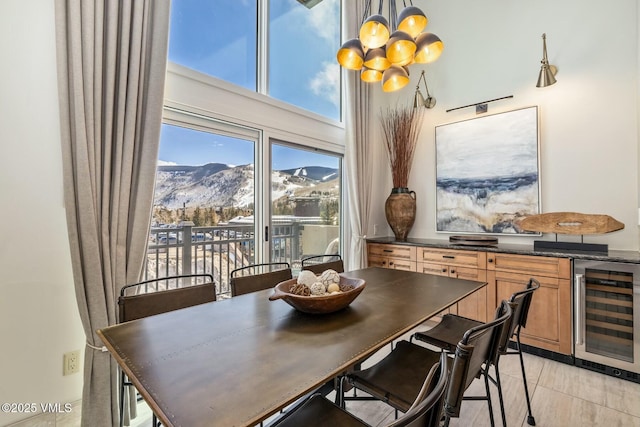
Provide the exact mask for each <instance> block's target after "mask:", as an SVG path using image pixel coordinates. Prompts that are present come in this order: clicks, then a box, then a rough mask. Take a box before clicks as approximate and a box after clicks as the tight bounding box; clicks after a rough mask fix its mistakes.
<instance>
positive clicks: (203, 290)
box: [118, 274, 216, 323]
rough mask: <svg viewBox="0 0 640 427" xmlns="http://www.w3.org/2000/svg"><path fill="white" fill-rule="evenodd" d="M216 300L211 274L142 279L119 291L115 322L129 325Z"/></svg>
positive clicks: (214, 285)
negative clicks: (149, 317) (131, 322)
mask: <svg viewBox="0 0 640 427" xmlns="http://www.w3.org/2000/svg"><path fill="white" fill-rule="evenodd" d="M163 282H164V284H163ZM215 300H216V284H215V282H214V279H213V276H212V275H211V274H185V275H179V276H171V277H163V278H160V279H151V280H145V281H144V282H140V283H133V284H130V285H126V286H124V287H123V288H122V289H121V290H120V297H119V298H118V308H119V319H118V321H119V322H120V323H122V322H128V321H130V320H136V319H141V318H143V317H148V316H153V315H155V314H162V313H166V312H168V311H173V310H178V309H181V308H187V307H191V306H194V305H198V304H204V303H207V302H213V301H215Z"/></svg>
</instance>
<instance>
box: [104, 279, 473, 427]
mask: <svg viewBox="0 0 640 427" xmlns="http://www.w3.org/2000/svg"><path fill="white" fill-rule="evenodd" d="M343 274H344V275H345V276H348V277H355V278H362V279H364V280H366V282H367V285H366V288H365V289H364V291H363V292H362V294H360V296H359V297H358V298H357V299H356V300H355V301H354V302H353V303H352V304H351V305H350V306H349V307H348V308H346V309H344V310H341V311H339V312H336V313H332V314H326V315H310V314H304V313H301V312H298V311H296V310H294V309H293V308H292V307H291V306H289V305H288V304H287V303H286V302H284V301H281V300H279V301H269V300H268V297H269V295H271V293H272V291H271V290H266V291H260V292H255V293H251V294H247V295H241V296H237V297H234V298H231V299H227V300H220V301H216V302H212V303H208V304H202V305H199V306H195V307H191V308H187V309H182V310H177V311H173V312H169V313H165V314H160V315H157V316H151V317H147V318H144V319H140V320H135V321H133V322H128V323H123V324H120V325H114V326H111V327H108V328H105V329H102V330H99V331H98V334H99V335H100V337H101V338H102V340H103V341H104V344H105V345H106V346H107V348H108V349H109V351H110V352H111V353H112V355H113V356H114V358H115V359H116V361H117V362H118V364H119V365H120V366H121V367H122V369H123V370H124V371H125V372H126V373H127V375H128V376H129V377H130V379H131V380H132V382H133V383H134V384H135V385H136V387H137V389H138V390H139V392H140V393H141V394H142V396H143V397H144V399H145V400H146V401H147V403H148V404H149V405H150V406H151V408H152V410H153V411H154V412H155V413H156V415H157V416H158V417H159V419H160V420H161V421H162V423H163V425H166V426H184V427H197V426H214V425H220V426H225V427H227V426H248V425H254V424H256V423H258V422H260V421H261V420H263V419H265V418H267V417H268V416H270V415H272V414H274V413H276V412H277V411H278V410H280V409H281V408H283V407H284V406H286V405H288V404H289V403H291V402H293V401H295V400H296V399H298V398H299V397H301V396H303V395H304V394H306V393H308V392H310V391H312V390H314V389H315V388H317V387H319V386H321V385H322V384H324V383H325V382H327V381H328V380H330V379H331V378H333V377H335V376H336V375H338V374H340V373H342V372H344V371H345V370H347V369H348V368H349V367H351V366H353V365H354V364H355V363H357V362H358V361H361V360H362V359H363V358H366V357H367V356H369V355H371V354H373V353H374V352H376V351H377V350H379V349H380V348H382V347H383V346H384V345H385V344H388V343H389V342H391V341H392V340H394V339H396V338H398V337H400V336H401V335H402V334H404V333H406V332H408V331H409V330H411V329H412V328H414V327H415V326H418V325H419V324H420V323H422V322H423V321H425V320H427V319H429V318H430V317H432V316H433V315H435V314H437V313H438V312H440V311H442V310H443V309H445V308H446V307H448V306H450V305H451V304H454V303H456V302H457V301H459V300H460V299H462V298H464V297H465V296H467V295H469V294H470V293H472V292H474V291H476V290H477V289H479V288H481V287H482V286H484V285H485V283H481V282H473V281H467V280H461V279H453V278H448V277H440V276H432V275H426V274H421V273H413V272H405V271H400V270H390V269H381V268H367V269H362V270H357V271H352V272H347V273H343Z"/></svg>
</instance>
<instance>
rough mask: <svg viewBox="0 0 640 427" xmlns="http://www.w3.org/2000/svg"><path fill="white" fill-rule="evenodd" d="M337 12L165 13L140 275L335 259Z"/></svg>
mask: <svg viewBox="0 0 640 427" xmlns="http://www.w3.org/2000/svg"><path fill="white" fill-rule="evenodd" d="M339 4H340V3H339V0H323V1H321V2H320V3H319V4H317V5H316V6H315V7H313V8H312V9H308V8H306V7H305V6H303V5H301V4H300V3H299V2H297V1H296V0H273V1H272V2H271V3H270V2H269V1H267V0H237V1H235V0H234V1H231V0H179V1H174V2H173V3H172V16H171V24H170V25H171V28H170V36H169V37H170V43H169V46H170V48H169V66H168V72H167V83H166V86H165V113H164V124H163V126H162V132H161V141H160V152H159V166H158V171H157V176H156V192H155V204H154V211H153V215H154V217H153V225H152V229H151V235H150V240H149V246H148V258H147V259H148V261H147V269H146V272H147V277H149V278H151V277H163V276H170V275H173V274H189V273H196V272H197V273H202V272H205V273H212V274H213V275H214V277H215V281H216V286H217V287H218V293H219V295H218V296H219V297H224V296H225V295H229V273H230V272H231V271H232V270H233V269H235V268H238V267H241V266H245V265H248V264H252V263H261V262H269V261H287V262H290V263H292V264H293V267H294V268H295V266H296V265H299V262H300V259H301V257H303V256H305V255H314V254H318V253H325V252H327V251H330V252H338V253H341V252H342V245H341V240H340V236H341V235H342V234H343V231H342V230H341V227H342V226H343V223H344V222H343V221H342V211H341V206H342V202H341V197H342V194H341V190H340V188H341V175H342V174H341V163H342V155H343V153H344V132H345V130H344V126H343V124H342V123H340V121H339V117H340V108H339V106H340V102H339V97H338V96H337V95H336V94H337V93H339V92H340V84H339V77H338V76H339V75H340V71H339V69H338V67H337V66H335V76H333V77H331V76H330V74H331V73H333V71H332V68H334V67H332V64H333V62H335V49H337V48H338V34H339V30H338V28H339V22H340V6H339ZM323 20H324V22H325V23H329V26H328V27H326V28H323V32H322V34H320V26H319V25H318V23H320V22H323ZM334 21H335V22H334ZM325 30H327V31H325ZM304 31H308V34H305V35H303V36H299V37H298V36H295V34H299V33H300V32H304ZM329 33H335V34H334V36H335V40H334V41H330V39H331V37H330V36H328V34H329ZM267 34H270V37H271V42H270V43H269V42H268V39H267ZM291 49H297V50H299V51H300V52H302V53H303V54H304V55H302V56H301V55H300V53H299V52H298V53H296V52H293V53H292V52H290V50H291ZM290 53H292V54H293V56H292V55H290ZM307 57H308V58H307ZM297 61H302V62H303V63H304V65H303V66H300V67H299V68H296V67H297V65H296V63H297ZM314 61H315V65H311V62H314ZM211 76H213V77H215V78H212V77H211ZM267 87H269V88H270V89H271V91H272V92H273V94H272V95H273V96H266V95H267ZM334 92H335V93H334ZM310 111H311V112H314V113H316V114H311V113H309V112H310ZM321 115H322V116H321ZM327 117H330V118H331V119H333V120H331V119H329V120H327Z"/></svg>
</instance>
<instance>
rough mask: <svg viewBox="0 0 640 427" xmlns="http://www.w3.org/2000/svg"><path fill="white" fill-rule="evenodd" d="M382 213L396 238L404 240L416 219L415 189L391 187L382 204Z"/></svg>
mask: <svg viewBox="0 0 640 427" xmlns="http://www.w3.org/2000/svg"><path fill="white" fill-rule="evenodd" d="M384 213H385V215H386V217H387V222H388V223H389V226H390V227H391V229H392V230H393V234H394V235H395V237H396V240H399V241H406V240H407V236H408V235H409V231H410V230H411V227H413V222H414V221H415V219H416V193H415V191H409V189H408V188H406V187H396V188H393V189H391V194H390V195H389V197H387V201H386V202H385V204H384Z"/></svg>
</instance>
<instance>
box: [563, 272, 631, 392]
mask: <svg viewBox="0 0 640 427" xmlns="http://www.w3.org/2000/svg"><path fill="white" fill-rule="evenodd" d="M573 290H574V299H573V300H574V301H573V310H574V311H573V313H574V322H573V334H574V345H575V347H574V350H575V363H576V365H578V366H582V367H584V368H587V369H591V370H595V371H599V372H602V373H606V374H608V375H614V376H616V377H620V378H624V379H626V380H629V381H634V382H638V383H640V341H639V338H640V330H639V327H638V325H640V264H631V263H620V262H602V261H589V260H575V261H574V288H573Z"/></svg>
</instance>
